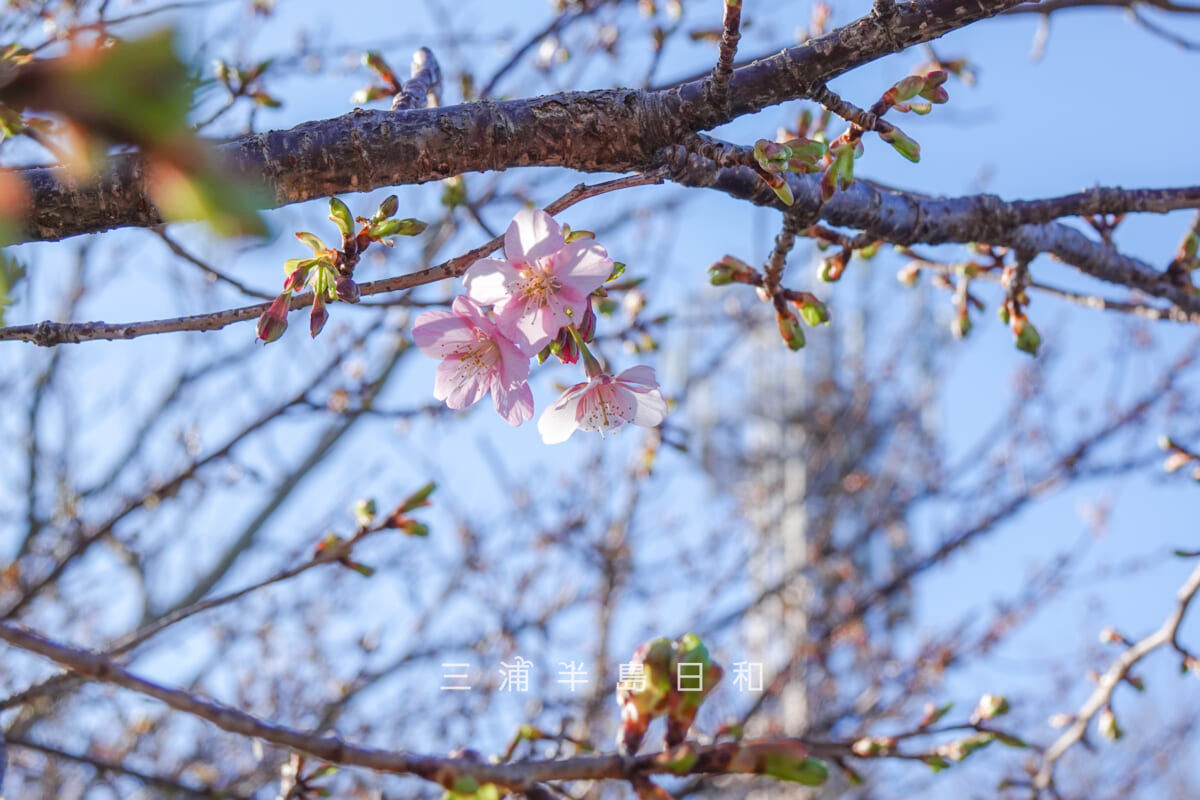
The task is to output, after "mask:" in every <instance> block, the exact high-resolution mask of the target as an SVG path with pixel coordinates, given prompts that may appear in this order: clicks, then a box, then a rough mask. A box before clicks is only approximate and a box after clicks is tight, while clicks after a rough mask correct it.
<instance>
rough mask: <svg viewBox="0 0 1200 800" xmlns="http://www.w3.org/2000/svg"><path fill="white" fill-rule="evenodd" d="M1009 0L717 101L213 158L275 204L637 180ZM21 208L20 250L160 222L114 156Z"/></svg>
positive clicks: (441, 128)
mask: <svg viewBox="0 0 1200 800" xmlns="http://www.w3.org/2000/svg"><path fill="white" fill-rule="evenodd" d="M1018 2H1019V0H972V2H966V3H964V2H958V0H924V1H923V2H913V3H905V4H902V5H898V6H896V12H895V13H894V14H892V15H890V17H889V19H890V24H885V23H884V22H883V21H881V18H880V17H878V16H877V15H875V14H868V15H866V16H864V17H862V18H860V19H858V20H856V21H855V22H852V23H850V24H848V25H846V26H844V27H842V28H840V29H838V30H835V31H832V32H830V33H829V34H827V35H826V36H823V37H820V38H818V39H814V40H811V41H809V42H806V43H805V44H803V45H800V46H797V47H793V48H790V49H788V50H785V51H783V52H782V53H779V54H777V55H775V56H771V57H769V58H764V59H761V60H759V61H756V62H754V63H753V64H750V65H748V66H745V67H742V68H741V69H737V70H735V71H734V72H733V74H732V76H731V77H730V81H729V89H728V101H729V102H728V104H727V106H726V107H725V108H722V109H717V108H714V107H713V105H712V103H710V102H709V101H708V98H709V92H708V86H709V84H708V81H707V80H705V79H701V80H696V81H692V82H689V83H686V84H684V85H682V86H679V87H676V88H673V89H670V90H661V91H654V92H651V91H644V90H636V89H605V90H597V91H589V92H566V93H561V94H555V95H547V96H543V97H536V98H531V99H524V100H512V101H507V102H500V103H495V102H491V101H481V102H476V103H468V104H464V105H458V106H450V107H446V108H432V109H412V110H408V111H404V112H400V113H394V112H390V111H364V110H362V109H355V110H354V111H352V112H351V113H349V114H346V115H344V116H341V117H337V118H335V119H330V120H321V121H315V122H307V123H304V124H301V125H298V126H296V127H294V128H291V129H290V130H285V131H272V132H269V133H261V134H256V135H253V136H247V137H244V138H241V139H237V140H234V141H231V142H227V143H225V144H221V145H218V146H217V148H216V150H217V152H218V154H219V155H220V156H221V157H222V159H223V160H224V162H225V163H226V164H227V165H228V166H229V168H230V169H231V171H232V172H233V173H234V174H238V175H242V176H245V177H246V178H247V179H248V180H250V181H252V182H254V183H256V184H258V185H260V186H261V187H263V188H264V189H265V191H266V197H267V199H266V201H265V204H266V205H267V206H269V207H278V206H283V205H287V204H290V203H298V202H302V201H304V200H311V199H313V198H316V197H325V196H328V195H331V194H340V193H343V192H362V191H368V190H371V189H375V188H378V187H380V186H398V185H404V184H416V183H424V182H427V181H433V180H440V179H443V178H448V177H452V176H454V175H459V174H462V173H465V172H485V171H489V170H503V169H510V168H513V167H530V166H555V167H567V168H570V169H574V170H578V171H581V172H616V173H625V172H631V171H645V170H648V169H652V168H653V167H654V166H656V165H657V163H656V162H657V156H658V154H659V152H660V151H661V150H662V148H663V147H665V146H667V145H670V144H673V143H675V142H677V141H678V140H679V139H681V138H682V137H683V136H685V135H686V134H688V133H691V132H694V131H697V130H702V129H707V128H711V127H714V126H716V125H720V124H723V123H725V122H728V121H729V120H731V119H734V118H736V117H740V116H743V115H746V114H752V113H754V112H756V111H760V110H762V109H764V108H767V107H769V106H772V105H776V104H778V103H782V102H785V101H787V100H794V99H797V98H801V97H804V96H806V93H807V92H808V91H809V89H810V87H811V86H813V85H815V84H817V83H820V82H823V81H827V80H830V79H832V78H834V77H836V76H838V75H841V74H843V73H845V72H847V71H849V70H851V69H853V68H855V67H858V66H861V65H863V64H866V63H868V62H870V61H874V60H875V59H878V58H881V57H883V56H885V55H888V54H890V53H894V52H897V51H899V50H902V49H904V48H906V47H909V46H911V45H914V44H919V43H922V42H927V41H930V40H931V39H935V38H937V37H939V36H941V35H943V34H945V33H947V32H949V31H951V30H955V29H956V28H961V27H964V26H966V25H969V24H970V23H972V22H975V21H977V20H980V19H983V18H986V17H990V16H994V15H995V14H998V13H1000V12H1002V11H1004V10H1005V9H1007V8H1010V7H1012V6H1014V5H1016V4H1017V3H1018ZM16 174H17V175H19V176H20V177H21V178H22V179H23V180H24V181H25V182H26V184H27V186H28V189H29V201H30V202H29V208H30V211H29V213H28V215H27V217H26V219H25V220H24V227H25V229H26V232H25V235H24V237H23V238H21V239H20V241H57V240H60V239H64V238H67V237H69V236H76V235H79V234H82V233H95V232H99V231H105V230H110V229H113V228H119V227H128V226H141V227H147V226H151V225H157V224H160V223H162V221H163V220H162V219H161V217H160V216H159V214H158V212H157V210H156V209H155V207H154V204H153V203H152V202H151V200H150V196H149V194H148V193H147V191H146V174H145V169H144V163H143V160H142V157H141V156H140V155H139V154H137V153H130V154H125V155H118V156H115V157H114V158H113V159H112V160H111V162H110V165H109V168H108V169H107V170H106V171H105V172H104V174H102V175H101V176H99V178H98V179H97V180H96V181H93V182H91V183H88V184H83V183H79V182H76V181H73V180H72V179H71V178H70V177H69V176H68V174H67V173H66V172H65V171H64V170H63V169H62V168H60V167H40V168H32V169H25V170H17V171H16Z"/></svg>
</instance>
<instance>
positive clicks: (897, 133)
mask: <svg viewBox="0 0 1200 800" xmlns="http://www.w3.org/2000/svg"><path fill="white" fill-rule="evenodd" d="M879 138H880V139H883V140H884V141H885V142H887V143H888V144H890V145H891V146H892V147H893V148H895V150H896V152H897V153H899V154H900V155H902V156H904V157H905V158H907V159H908V160H909V161H912V162H913V163H914V164H915V163H916V162H918V161H920V160H921V145H919V144H917V142H916V141H915V140H914V139H911V138H909V136H908V135H907V134H905V133H904V131H902V130H900V129H899V128H897V127H896V126H894V125H893V126H892V127H891V128H890V129H888V130H886V131H880V133H879Z"/></svg>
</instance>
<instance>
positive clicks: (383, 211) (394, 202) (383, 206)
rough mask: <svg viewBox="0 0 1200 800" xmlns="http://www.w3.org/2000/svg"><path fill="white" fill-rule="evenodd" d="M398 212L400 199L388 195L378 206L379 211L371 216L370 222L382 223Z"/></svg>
mask: <svg viewBox="0 0 1200 800" xmlns="http://www.w3.org/2000/svg"><path fill="white" fill-rule="evenodd" d="M398 210H400V198H398V197H396V195H394V194H389V195H388V196H387V197H385V198H384V200H383V202H382V203H380V204H379V209H378V210H377V211H376V212H375V213H374V214H372V215H371V222H382V221H383V220H385V219H387V218H388V217H393V216H395V215H396V212H397V211H398Z"/></svg>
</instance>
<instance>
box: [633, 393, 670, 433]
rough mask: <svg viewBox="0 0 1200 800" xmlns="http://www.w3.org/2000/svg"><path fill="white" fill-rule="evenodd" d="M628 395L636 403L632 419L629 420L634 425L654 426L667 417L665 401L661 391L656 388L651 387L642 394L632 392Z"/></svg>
mask: <svg viewBox="0 0 1200 800" xmlns="http://www.w3.org/2000/svg"><path fill="white" fill-rule="evenodd" d="M629 396H630V397H632V398H633V402H634V404H635V405H636V410H635V412H634V415H633V419H631V420H630V422H632V423H633V424H634V425H641V426H642V427H643V428H656V427H658V426H659V425H661V424H662V421H663V420H664V419H666V418H667V401H666V400H664V399H663V396H662V392H660V391H658V390H657V389H652V390H651V391H649V392H646V393H644V394H643V393H640V392H633V393H631V394H630V395H629Z"/></svg>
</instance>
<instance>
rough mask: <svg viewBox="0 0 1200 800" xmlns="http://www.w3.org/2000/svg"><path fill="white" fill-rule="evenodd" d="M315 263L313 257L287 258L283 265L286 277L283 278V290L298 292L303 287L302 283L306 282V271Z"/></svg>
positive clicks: (315, 260)
mask: <svg viewBox="0 0 1200 800" xmlns="http://www.w3.org/2000/svg"><path fill="white" fill-rule="evenodd" d="M316 263H317V259H314V258H293V259H289V260H288V262H287V263H286V264H284V265H283V269H284V271H285V272H286V273H287V277H286V278H284V279H283V290H284V291H285V292H298V291H300V290H301V289H303V288H304V284H305V283H307V282H308V271H309V269H310V268H311V267H312V266H313V265H314V264H316Z"/></svg>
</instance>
